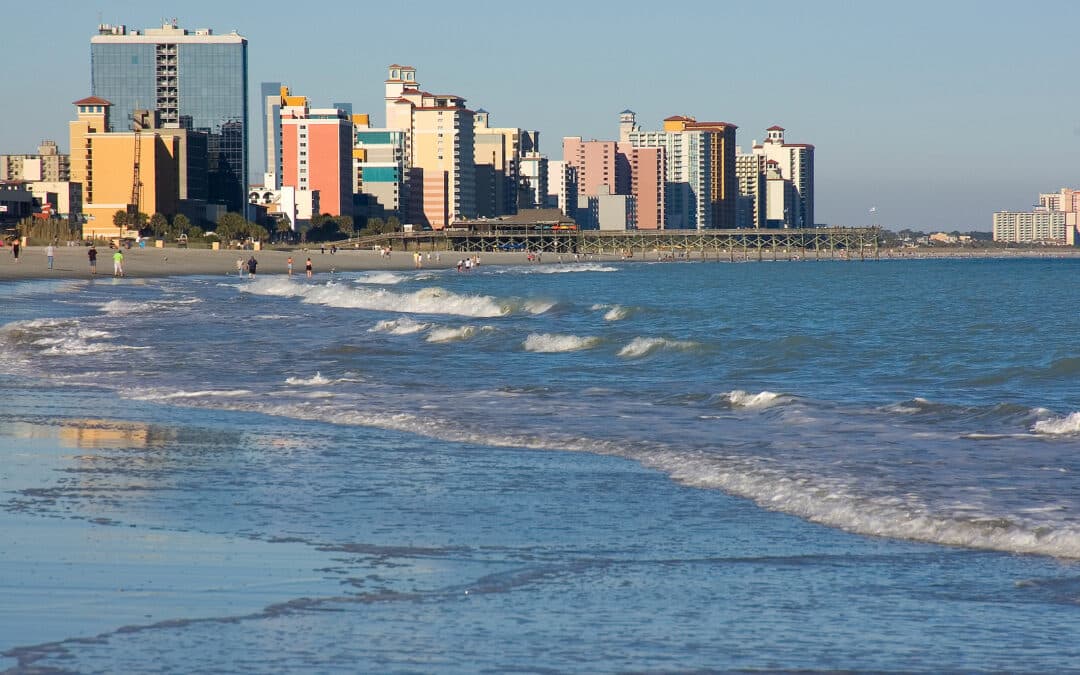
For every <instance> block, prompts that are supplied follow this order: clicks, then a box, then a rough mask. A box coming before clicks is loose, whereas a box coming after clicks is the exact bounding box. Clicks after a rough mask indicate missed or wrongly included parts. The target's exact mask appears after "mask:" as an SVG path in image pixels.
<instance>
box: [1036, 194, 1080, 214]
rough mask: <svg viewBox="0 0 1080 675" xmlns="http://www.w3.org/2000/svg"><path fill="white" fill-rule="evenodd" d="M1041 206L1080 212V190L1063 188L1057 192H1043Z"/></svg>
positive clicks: (1068, 211)
mask: <svg viewBox="0 0 1080 675" xmlns="http://www.w3.org/2000/svg"><path fill="white" fill-rule="evenodd" d="M1039 206H1040V207H1042V208H1044V209H1046V210H1048V211H1063V212H1065V213H1080V190H1073V189H1070V188H1061V189H1060V190H1058V191H1057V192H1044V193H1041V194H1040V195H1039Z"/></svg>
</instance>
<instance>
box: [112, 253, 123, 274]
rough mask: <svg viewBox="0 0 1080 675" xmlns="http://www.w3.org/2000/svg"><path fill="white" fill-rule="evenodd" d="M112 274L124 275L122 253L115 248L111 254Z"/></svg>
mask: <svg viewBox="0 0 1080 675" xmlns="http://www.w3.org/2000/svg"><path fill="white" fill-rule="evenodd" d="M112 275H113V276H114V277H122V276H124V253H123V252H122V251H121V250H120V249H116V253H113V256H112Z"/></svg>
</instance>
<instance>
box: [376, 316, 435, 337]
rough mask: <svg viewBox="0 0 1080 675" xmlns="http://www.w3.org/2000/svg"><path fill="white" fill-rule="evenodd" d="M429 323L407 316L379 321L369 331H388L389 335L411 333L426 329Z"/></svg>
mask: <svg viewBox="0 0 1080 675" xmlns="http://www.w3.org/2000/svg"><path fill="white" fill-rule="evenodd" d="M430 325H431V324H429V323H421V322H419V321H413V320H412V319H410V318H408V317H403V318H401V319H387V320H385V321H380V322H379V323H377V324H375V325H374V326H372V327H371V328H368V332H369V333H389V334H390V335H412V334H413V333H419V332H421V331H424V330H427V329H428V327H429V326H430Z"/></svg>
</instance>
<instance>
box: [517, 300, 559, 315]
mask: <svg viewBox="0 0 1080 675" xmlns="http://www.w3.org/2000/svg"><path fill="white" fill-rule="evenodd" d="M557 304H558V303H557V302H555V301H554V300H526V301H525V303H524V304H523V305H522V309H524V310H525V311H526V312H528V313H529V314H543V313H544V312H546V311H548V310H550V309H551V308H552V307H554V306H555V305H557Z"/></svg>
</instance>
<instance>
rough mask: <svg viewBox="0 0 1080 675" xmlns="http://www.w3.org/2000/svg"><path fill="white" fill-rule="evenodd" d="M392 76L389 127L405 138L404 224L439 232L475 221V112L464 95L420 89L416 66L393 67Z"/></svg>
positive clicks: (388, 92) (389, 79) (388, 81)
mask: <svg viewBox="0 0 1080 675" xmlns="http://www.w3.org/2000/svg"><path fill="white" fill-rule="evenodd" d="M388 75H389V76H388V77H387V79H386V81H385V100H386V126H387V128H388V129H394V130H399V131H403V132H405V134H406V141H405V154H406V164H407V166H408V176H407V178H406V180H408V182H409V190H408V192H407V198H408V199H407V202H406V204H405V209H404V211H405V218H406V220H407V221H408V222H410V223H413V224H417V225H427V226H429V227H431V228H433V229H437V230H438V229H443V228H445V227H447V226H448V225H449V224H450V223H451V222H453V221H454V220H461V219H466V218H473V217H475V216H476V166H475V142H474V140H475V122H474V112H473V111H472V110H469V109H468V108H467V107H465V99H464V98H462V97H460V96H456V95H454V94H431V93H429V92H426V91H422V90H420V88H419V87H420V83H419V82H418V81H417V80H416V69H415V68H413V67H412V66H402V65H397V64H394V65H391V66H390V67H389V73H388Z"/></svg>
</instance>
